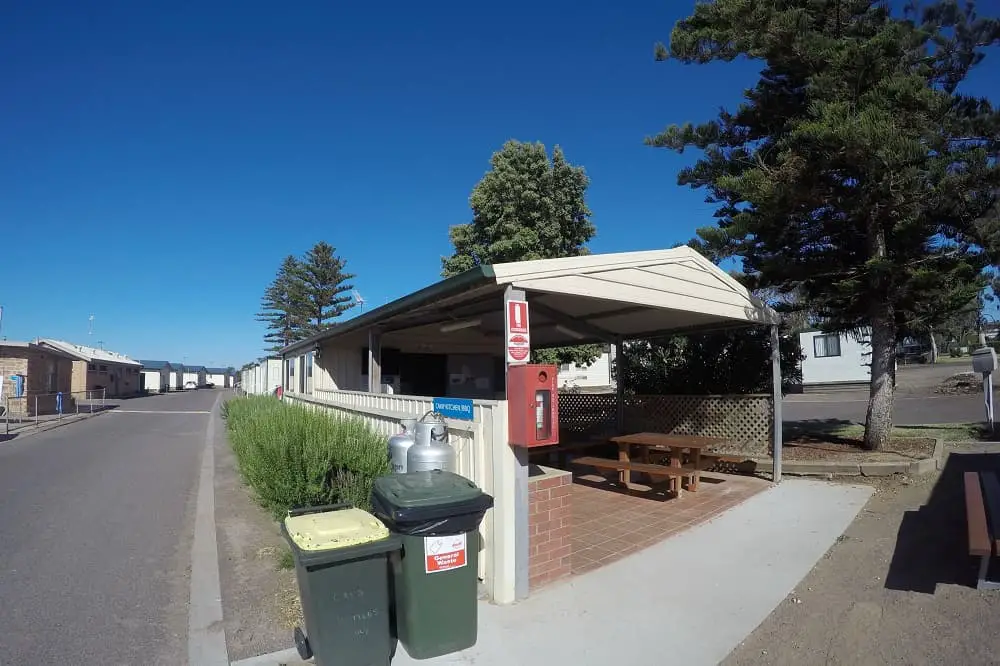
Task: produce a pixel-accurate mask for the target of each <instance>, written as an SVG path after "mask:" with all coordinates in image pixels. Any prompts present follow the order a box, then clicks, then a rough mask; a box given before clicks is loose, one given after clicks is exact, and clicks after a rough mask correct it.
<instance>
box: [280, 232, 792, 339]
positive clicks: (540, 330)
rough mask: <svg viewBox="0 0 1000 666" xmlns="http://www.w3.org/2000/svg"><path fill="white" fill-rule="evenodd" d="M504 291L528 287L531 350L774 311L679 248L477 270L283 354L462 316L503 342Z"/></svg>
mask: <svg viewBox="0 0 1000 666" xmlns="http://www.w3.org/2000/svg"><path fill="white" fill-rule="evenodd" d="M507 287H513V288H515V289H521V290H523V291H525V292H526V295H527V299H528V302H529V311H530V321H531V344H532V347H552V346H562V345H574V344H586V343H592V342H610V341H613V340H616V339H635V338H643V337H653V336H656V335H665V334H669V333H684V332H695V331H703V330H716V329H723V328H733V327H744V326H750V325H762V324H770V323H776V322H777V315H776V314H775V313H774V312H773V311H772V310H771V309H770V308H768V307H767V306H765V305H764V304H763V303H761V302H760V301H759V300H758V299H756V298H755V297H754V296H753V295H751V294H750V292H749V291H748V290H747V289H746V288H745V287H744V286H743V285H741V284H740V283H739V282H737V281H736V280H735V279H734V278H733V277H732V276H731V275H729V274H728V273H726V272H725V271H723V270H722V269H720V268H719V267H718V266H716V265H715V264H713V263H712V262H711V261H709V260H708V259H706V258H705V257H703V256H702V255H700V254H698V252H696V251H695V250H693V249H691V248H689V247H685V246H682V247H677V248H672V249H669V250H651V251H644V252H621V253H612V254H592V255H586V256H582V257H565V258H561V259H541V260H536V261H519V262H512V263H504V264H493V265H482V266H477V267H476V268H473V269H470V270H468V271H466V272H464V273H461V274H460V275H456V276H454V277H451V278H448V279H446V280H442V281H441V282H438V283H436V284H433V285H431V286H429V287H425V288H424V289H421V290H419V291H416V292H414V293H412V294H410V295H408V296H404V297H403V298H400V299H398V300H396V301H393V302H391V303H388V304H386V305H383V306H382V307H379V308H376V309H374V310H372V311H370V312H366V313H364V314H362V315H360V316H358V317H355V318H354V319H351V320H348V321H346V322H344V323H342V324H337V325H335V326H333V327H331V328H330V329H328V330H326V331H322V332H321V333H318V334H316V335H314V336H312V337H310V338H306V339H305V340H302V341H300V342H296V343H294V344H291V345H289V346H287V347H285V348H284V349H282V350H281V353H282V355H288V354H291V353H295V352H301V351H303V350H306V349H310V348H312V347H314V346H315V345H316V344H317V343H318V342H320V341H322V340H328V339H332V338H338V337H341V336H344V335H347V334H350V333H359V332H361V331H365V330H368V329H370V328H376V327H377V328H380V329H382V330H383V331H401V330H404V329H405V330H410V329H417V328H420V327H424V329H425V330H424V333H426V336H427V338H428V339H432V338H434V337H435V336H436V337H437V338H438V339H440V334H439V331H438V329H437V326H439V325H440V324H442V323H447V322H449V321H461V320H463V319H467V320H470V321H471V320H472V319H475V320H478V321H479V323H478V324H477V326H476V329H477V331H478V333H479V335H480V337H486V338H490V337H497V336H498V335H499V337H500V338H501V340H502V337H503V307H502V304H501V303H502V297H503V292H504V290H505V289H506V288H507ZM459 337H460V336H455V337H454V338H453V339H455V340H456V341H457V340H458V338H459ZM467 337H468V336H467ZM414 339H417V338H416V337H415V338H414ZM383 344H386V341H385V340H384V341H383ZM498 344H502V342H501V341H498Z"/></svg>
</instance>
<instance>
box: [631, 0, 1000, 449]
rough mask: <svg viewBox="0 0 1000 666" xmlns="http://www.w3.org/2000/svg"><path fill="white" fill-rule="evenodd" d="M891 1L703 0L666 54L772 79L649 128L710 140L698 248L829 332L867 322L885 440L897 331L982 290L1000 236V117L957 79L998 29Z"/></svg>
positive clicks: (929, 321)
mask: <svg viewBox="0 0 1000 666" xmlns="http://www.w3.org/2000/svg"><path fill="white" fill-rule="evenodd" d="M889 7H890V6H889V4H888V3H873V2H869V1H861V0H839V1H835V0H829V1H822V0H820V1H816V2H808V3H805V2H747V1H745V0H716V1H715V2H710V3H700V4H698V5H696V7H695V9H694V12H693V13H692V15H691V16H690V17H689V18H687V19H684V20H682V21H680V22H678V24H677V25H676V27H675V28H674V30H673V32H672V34H671V39H670V46H669V49H667V48H666V47H660V48H659V49H658V50H657V57H658V58H661V59H663V58H667V57H670V58H675V59H678V60H680V61H682V62H686V63H707V62H711V61H731V60H733V59H736V58H743V57H749V58H754V59H757V60H761V61H762V62H763V70H762V72H761V75H760V79H759V81H758V82H757V84H756V85H755V86H754V87H753V88H751V89H749V90H747V91H746V92H745V101H744V103H743V104H741V105H740V107H739V108H737V109H736V110H735V111H722V112H721V113H720V114H719V117H718V118H717V119H715V120H711V121H709V122H706V123H703V124H700V125H697V126H695V125H692V124H687V125H684V126H672V127H669V128H667V130H665V131H664V132H663V133H661V134H659V135H658V136H655V137H652V138H650V139H648V140H647V141H648V143H649V144H650V145H653V146H658V147H665V148H669V149H672V150H676V151H678V152H682V151H683V150H685V149H686V148H689V147H693V148H697V149H700V150H701V151H703V156H702V158H701V159H699V160H698V162H697V163H696V164H695V165H694V166H691V167H689V168H687V169H684V170H683V171H682V172H681V173H680V175H679V178H678V180H679V182H680V184H683V185H690V186H692V187H703V188H706V190H707V191H708V193H709V194H708V199H707V200H708V201H709V202H710V203H713V204H717V206H718V208H717V212H716V218H717V219H718V226H717V227H713V228H706V229H701V230H699V232H698V235H699V242H700V243H702V244H703V245H706V246H709V247H711V248H712V249H713V250H714V251H715V252H716V253H717V254H718V255H720V256H731V257H739V258H740V259H742V266H743V270H744V271H745V272H746V274H747V276H748V279H749V280H750V282H751V284H752V286H754V287H755V288H756V287H764V288H772V289H776V290H778V291H780V292H784V293H789V292H792V291H796V292H798V294H799V295H800V296H801V299H802V300H801V306H802V307H803V308H808V310H809V311H810V312H812V313H813V314H814V315H815V316H816V317H817V318H818V319H819V320H820V321H821V322H822V323H823V324H824V327H825V328H828V329H831V330H857V329H859V328H862V327H871V329H872V393H871V396H872V398H871V401H870V403H869V416H868V421H867V426H868V428H867V430H866V444H868V445H869V446H872V447H873V448H878V447H879V446H880V445H881V444H882V443H884V442H885V441H887V440H888V435H889V432H890V430H891V411H892V410H891V404H892V386H893V384H894V382H893V381H892V375H893V373H894V365H893V362H894V354H893V348H894V346H895V343H896V341H897V340H898V339H900V338H901V336H902V335H904V334H905V333H906V332H907V331H908V330H914V329H917V328H920V327H924V328H926V327H933V325H934V324H935V323H939V320H940V319H944V318H947V317H948V316H949V315H950V314H951V313H953V312H957V311H959V310H961V309H962V308H964V307H966V305H967V304H968V302H969V301H970V299H971V298H974V297H975V296H976V294H977V293H978V292H979V291H980V290H981V289H982V287H983V284H984V278H983V268H984V267H985V266H986V265H987V264H988V263H989V262H990V261H991V257H990V252H991V251H993V250H994V247H995V244H994V243H991V242H990V240H991V239H989V238H986V236H985V232H984V228H985V227H986V226H989V225H984V224H983V223H982V222H981V220H982V219H983V218H984V216H986V215H988V213H989V211H991V210H992V209H993V206H994V204H995V202H996V191H997V188H998V186H1000V171H998V166H997V163H996V159H995V156H996V154H997V152H998V148H1000V143H998V142H1000V132H998V128H1000V115H998V114H997V112H996V111H995V110H994V108H993V106H992V104H991V103H990V102H989V101H988V100H985V99H973V98H969V97H965V96H963V95H961V94H959V93H958V92H957V87H958V86H959V84H960V83H961V82H962V81H963V80H964V79H965V78H966V76H967V75H968V73H969V71H970V70H971V69H972V68H973V67H974V66H976V65H978V64H979V63H980V62H981V60H982V57H983V53H982V50H983V48H985V47H987V46H989V45H991V44H995V43H997V41H998V40H1000V24H998V22H997V21H996V20H995V19H981V18H979V17H977V16H976V15H975V13H974V11H972V5H971V4H970V5H966V6H964V7H965V8H961V7H959V6H958V4H957V3H956V2H953V1H950V0H946V1H943V2H939V3H936V4H934V5H931V6H929V7H927V8H925V9H924V10H923V12H922V14H921V15H920V16H917V15H916V9H911V10H909V13H908V14H907V15H906V16H894V15H892V13H891V10H890V8H889ZM982 250H986V251H985V252H984V251H982ZM931 304H933V307H930V305H931ZM935 320H938V321H935Z"/></svg>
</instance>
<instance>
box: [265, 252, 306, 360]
mask: <svg viewBox="0 0 1000 666" xmlns="http://www.w3.org/2000/svg"><path fill="white" fill-rule="evenodd" d="M301 271H302V266H301V264H300V262H299V260H298V259H296V258H295V257H293V256H291V255H289V256H287V257H285V259H284V261H282V262H281V267H280V268H279V269H278V274H277V276H275V278H274V281H273V282H271V284H269V285H268V286H267V289H265V290H264V296H263V297H262V298H261V311H260V312H259V313H258V314H257V321H260V322H264V323H265V324H266V325H267V333H266V334H265V335H264V342H265V343H267V344H268V345H269V346H268V348H267V351H268V352H276V351H278V350H280V349H281V348H282V347H285V346H287V345H290V344H292V343H293V342H295V341H297V340H301V339H302V338H304V337H306V332H305V330H306V329H305V325H306V316H305V312H306V304H307V298H306V291H305V286H304V285H303V283H302V279H301Z"/></svg>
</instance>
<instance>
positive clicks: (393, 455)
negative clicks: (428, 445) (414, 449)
mask: <svg viewBox="0 0 1000 666" xmlns="http://www.w3.org/2000/svg"><path fill="white" fill-rule="evenodd" d="M399 426H400V427H401V428H402V430H400V431H399V432H398V433H396V434H395V435H393V436H392V437H390V438H389V465H390V467H392V473H393V474H405V473H406V452H407V451H409V450H410V447H411V446H413V431H414V430H415V429H416V427H417V420H416V419H400V420H399Z"/></svg>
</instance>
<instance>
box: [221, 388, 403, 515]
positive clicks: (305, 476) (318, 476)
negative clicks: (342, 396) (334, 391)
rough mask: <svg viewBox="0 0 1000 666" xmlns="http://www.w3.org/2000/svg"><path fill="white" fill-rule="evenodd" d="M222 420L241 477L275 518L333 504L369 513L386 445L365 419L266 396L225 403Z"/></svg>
mask: <svg viewBox="0 0 1000 666" xmlns="http://www.w3.org/2000/svg"><path fill="white" fill-rule="evenodd" d="M224 416H225V419H226V426H227V428H228V430H229V441H230V443H231V444H232V447H233V451H234V452H235V454H236V459H237V462H238V464H239V469H240V473H241V474H242V475H243V479H244V480H245V481H246V483H247V485H249V486H250V487H251V488H252V489H253V492H254V494H255V495H256V497H257V499H258V501H260V503H261V505H262V506H264V507H265V508H266V509H268V510H269V511H270V512H271V513H272V514H274V516H275V517H280V516H282V515H284V514H285V513H286V512H287V511H288V510H289V509H292V508H297V507H303V506H318V505H322V504H332V503H336V502H350V503H351V504H353V505H355V506H358V507H362V508H365V507H368V506H369V505H370V495H371V488H372V483H373V481H374V480H375V478H376V477H378V476H381V475H384V474H387V473H388V472H389V462H388V457H387V453H386V451H387V446H388V442H387V441H386V439H385V438H384V437H382V436H381V435H379V434H377V433H376V432H374V431H373V430H372V429H371V428H369V427H368V426H367V425H366V424H365V423H364V422H363V421H360V420H356V419H337V418H332V417H330V416H328V415H326V414H323V413H319V412H313V411H309V410H307V409H305V408H304V407H299V406H297V405H289V404H286V403H283V402H281V401H280V400H277V399H275V398H272V397H269V396H250V397H245V398H235V399H233V400H229V401H228V402H227V403H226V406H225V414H224Z"/></svg>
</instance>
